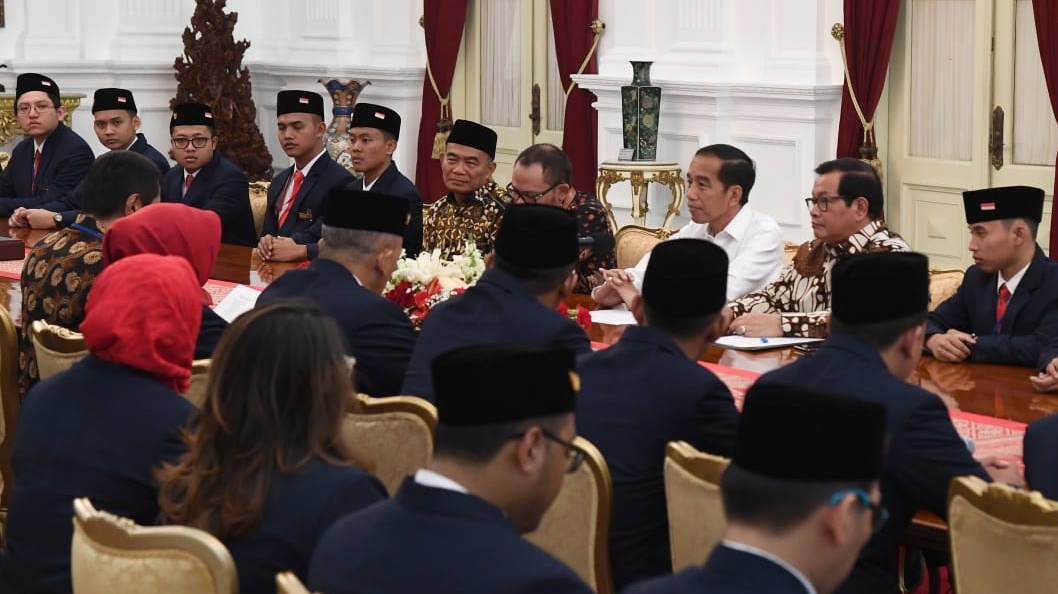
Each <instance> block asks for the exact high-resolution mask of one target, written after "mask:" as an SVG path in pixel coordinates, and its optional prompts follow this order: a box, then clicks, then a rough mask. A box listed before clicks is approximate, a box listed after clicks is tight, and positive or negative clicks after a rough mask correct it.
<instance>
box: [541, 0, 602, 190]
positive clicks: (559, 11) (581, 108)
mask: <svg viewBox="0 0 1058 594" xmlns="http://www.w3.org/2000/svg"><path fill="white" fill-rule="evenodd" d="M597 18H599V2H598V0H551V23H552V25H553V26H554V29H555V54H556V58H557V61H558V70H559V75H560V76H561V80H562V85H563V87H565V88H566V89H568V88H569V86H570V84H572V79H571V78H570V76H571V75H573V74H576V73H577V71H578V70H579V69H580V65H581V64H582V63H583V62H584V58H585V57H587V55H588V52H590V51H591V50H592V43H593V41H594V39H595V34H594V33H593V32H592V30H591V22H592V21H593V20H595V19H597ZM597 72H598V69H597V65H596V61H595V54H594V53H593V54H592V57H591V59H590V60H588V64H587V66H585V67H584V71H583V73H584V74H596V73H597ZM593 101H595V95H594V94H592V93H591V92H590V91H587V90H585V89H582V88H580V86H579V85H578V86H574V87H573V92H571V93H570V94H569V97H567V98H566V116H565V120H564V122H563V132H562V150H563V151H565V152H566V154H567V155H569V160H570V161H571V162H572V164H573V186H574V187H575V188H577V189H578V190H580V191H583V192H588V193H594V192H595V174H596V173H597V171H598V167H599V161H598V154H599V134H598V129H599V126H598V122H599V116H598V113H596V111H595V109H593V108H592V106H591V104H592V102H593Z"/></svg>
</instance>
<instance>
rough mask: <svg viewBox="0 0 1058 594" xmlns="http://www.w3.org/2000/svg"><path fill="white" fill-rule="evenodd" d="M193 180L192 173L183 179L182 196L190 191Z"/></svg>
mask: <svg viewBox="0 0 1058 594" xmlns="http://www.w3.org/2000/svg"><path fill="white" fill-rule="evenodd" d="M194 181H195V176H194V175H188V176H187V178H186V179H184V196H187V193H188V192H190V191H191V183H192V182H194Z"/></svg>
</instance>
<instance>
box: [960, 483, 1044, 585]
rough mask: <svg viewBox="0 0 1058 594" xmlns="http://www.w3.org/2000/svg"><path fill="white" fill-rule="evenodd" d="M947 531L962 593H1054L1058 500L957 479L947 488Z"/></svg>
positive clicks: (1000, 486) (1035, 492)
mask: <svg viewBox="0 0 1058 594" xmlns="http://www.w3.org/2000/svg"><path fill="white" fill-rule="evenodd" d="M948 532H949V535H950V537H951V560H952V573H953V576H954V578H955V582H954V584H955V591H956V592H958V593H959V594H984V593H988V594H994V593H995V592H1054V591H1055V584H1058V563H1055V562H1054V560H1055V559H1058V502H1055V501H1050V500H1048V499H1044V498H1043V496H1042V495H1041V494H1040V493H1039V492H1038V491H1019V490H1017V489H1014V488H1012V487H1008V486H1007V485H1002V484H997V483H986V482H984V481H983V480H981V479H979V478H977V477H975V476H966V477H957V478H955V479H953V480H952V482H951V486H950V487H949V489H948Z"/></svg>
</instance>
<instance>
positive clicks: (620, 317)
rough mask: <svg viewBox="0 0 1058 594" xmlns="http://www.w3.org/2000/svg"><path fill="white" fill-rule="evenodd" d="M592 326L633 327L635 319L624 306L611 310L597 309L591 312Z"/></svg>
mask: <svg viewBox="0 0 1058 594" xmlns="http://www.w3.org/2000/svg"><path fill="white" fill-rule="evenodd" d="M591 323H592V324H610V325H611V326H635V325H636V318H635V316H633V315H632V312H630V311H628V308H627V307H625V306H623V305H622V306H620V307H615V308H613V309H597V310H595V311H593V312H591Z"/></svg>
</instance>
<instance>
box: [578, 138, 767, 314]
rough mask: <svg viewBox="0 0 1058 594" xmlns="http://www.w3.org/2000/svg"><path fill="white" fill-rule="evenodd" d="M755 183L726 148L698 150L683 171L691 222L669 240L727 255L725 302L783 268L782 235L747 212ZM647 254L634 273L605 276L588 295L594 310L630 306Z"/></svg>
mask: <svg viewBox="0 0 1058 594" xmlns="http://www.w3.org/2000/svg"><path fill="white" fill-rule="evenodd" d="M756 179H757V169H756V167H755V166H754V164H753V159H750V158H749V155H747V154H746V153H744V152H742V150H741V149H739V148H736V147H733V146H731V145H729V144H711V145H709V146H704V147H702V148H700V149H698V152H696V153H695V154H694V158H693V159H691V164H690V165H689V166H688V167H687V210H688V211H689V212H690V213H691V222H690V223H687V224H686V225H684V226H683V228H682V229H680V230H679V231H677V232H676V234H675V235H673V236H672V237H670V238H669V239H670V240H673V239H683V238H693V239H704V240H705V241H711V242H713V243H715V244H717V245H719V246H720V247H722V248H724V251H725V252H727V257H728V259H729V260H730V262H731V265H730V266H728V268H727V300H728V301H734V300H735V299H738V298H739V297H742V296H743V295H745V294H747V293H749V292H751V291H758V290H760V289H762V288H764V286H765V285H767V284H768V283H770V282H771V281H773V280H775V277H776V276H778V274H779V271H780V270H782V266H783V242H782V230H780V229H779V224H778V223H776V222H775V219H773V218H771V217H770V216H768V215H766V214H763V213H760V212H757V211H755V210H752V209H751V208H750V207H749V206H748V204H749V193H750V190H752V189H753V183H754V182H755V181H756ZM648 262H650V254H646V255H645V256H643V257H642V258H640V260H639V263H638V264H636V266H635V268H629V269H626V270H606V271H604V272H603V276H604V277H605V279H606V281H607V282H605V283H603V284H602V285H600V286H599V287H598V288H597V289H596V290H594V291H592V299H594V300H595V302H596V303H598V304H599V305H606V306H611V305H618V304H620V303H622V302H623V303H625V304H626V305H628V304H631V303H632V299H634V298H635V297H636V296H637V295H638V294H639V291H640V290H641V289H642V286H643V275H644V273H646V270H647V263H648Z"/></svg>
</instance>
